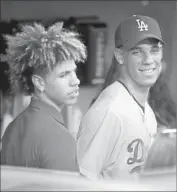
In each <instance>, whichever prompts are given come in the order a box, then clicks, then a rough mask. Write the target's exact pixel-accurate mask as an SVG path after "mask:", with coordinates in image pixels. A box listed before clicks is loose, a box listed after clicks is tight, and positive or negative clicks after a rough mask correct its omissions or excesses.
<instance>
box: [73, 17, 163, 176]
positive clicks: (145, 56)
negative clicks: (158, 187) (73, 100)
mask: <svg viewBox="0 0 177 192" xmlns="http://www.w3.org/2000/svg"><path fill="white" fill-rule="evenodd" d="M163 44H164V42H163V40H162V36H161V31H160V28H159V25H158V23H157V21H156V20H154V19H153V18H150V17H147V16H140V15H133V16H132V17H129V18H127V19H125V20H124V21H123V22H121V23H120V24H119V26H118V28H117V30H116V32H115V51H114V57H115V61H116V63H117V68H118V69H119V70H118V74H117V81H115V82H114V83H112V84H111V85H109V86H108V87H106V88H105V89H104V90H103V91H102V92H101V94H100V95H99V97H98V98H97V100H96V101H95V102H94V104H93V105H92V106H91V108H90V109H89V110H88V112H87V113H86V114H85V116H84V117H83V119H82V121H81V125H80V130H79V133H78V137H77V155H78V162H79V166H80V172H81V173H82V174H83V175H85V176H86V177H88V178H90V179H98V178H103V179H117V178H126V179H127V178H132V177H134V176H137V175H138V173H139V171H140V170H141V167H142V166H143V164H144V160H145V158H146V155H147V152H148V149H149V147H150V143H151V138H152V137H153V135H154V134H155V133H156V132H157V122H156V119H155V115H154V113H153V111H152V109H151V107H150V106H149V104H148V102H147V101H148V94H149V89H150V87H151V86H152V85H153V84H154V83H155V82H156V80H157V79H158V77H159V75H160V73H161V60H162V57H163Z"/></svg>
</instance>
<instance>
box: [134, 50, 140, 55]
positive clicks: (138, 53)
mask: <svg viewBox="0 0 177 192" xmlns="http://www.w3.org/2000/svg"><path fill="white" fill-rule="evenodd" d="M141 53H142V51H141V50H139V49H135V50H132V55H141Z"/></svg>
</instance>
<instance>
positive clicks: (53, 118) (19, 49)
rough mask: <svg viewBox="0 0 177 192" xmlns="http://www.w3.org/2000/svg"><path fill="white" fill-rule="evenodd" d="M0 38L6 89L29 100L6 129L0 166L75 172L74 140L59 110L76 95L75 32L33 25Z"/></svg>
mask: <svg viewBox="0 0 177 192" xmlns="http://www.w3.org/2000/svg"><path fill="white" fill-rule="evenodd" d="M5 38H6V40H7V45H8V48H7V51H6V52H7V54H6V57H5V58H6V61H7V62H8V63H9V67H10V80H11V84H12V89H13V90H14V89H16V90H20V91H21V92H23V93H26V94H28V95H31V96H32V99H31V103H30V105H29V107H28V108H27V109H26V110H25V111H23V112H22V113H21V114H20V115H19V116H17V117H16V118H15V120H14V121H13V122H12V123H11V124H10V125H9V126H8V127H7V129H6V132H5V134H4V136H3V139H2V151H1V164H5V165H13V166H25V167H36V168H46V169H58V170H67V171H78V164H77V158H76V144H75V140H74V138H73V137H72V135H71V134H70V133H69V132H68V130H67V129H66V127H65V125H64V124H63V119H62V115H61V110H62V108H63V106H64V105H72V104H74V103H76V100H77V97H78V95H79V84H80V81H79V79H78V78H77V76H76V68H77V67H76V62H83V61H84V60H85V59H86V48H85V45H84V44H83V42H82V41H81V39H80V38H79V34H77V33H76V32H72V31H67V30H66V29H64V28H63V23H62V22H58V23H55V24H53V25H52V26H50V27H49V28H48V29H45V28H44V26H42V25H41V24H38V23H34V24H33V25H24V26H22V32H19V33H16V34H15V35H14V36H10V35H6V36H5Z"/></svg>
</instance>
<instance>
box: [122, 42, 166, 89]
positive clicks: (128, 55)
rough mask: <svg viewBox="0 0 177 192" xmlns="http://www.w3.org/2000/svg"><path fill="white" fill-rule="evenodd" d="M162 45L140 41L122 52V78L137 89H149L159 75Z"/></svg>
mask: <svg viewBox="0 0 177 192" xmlns="http://www.w3.org/2000/svg"><path fill="white" fill-rule="evenodd" d="M162 49H163V48H162V45H161V43H160V42H158V41H157V40H155V39H146V40H143V41H141V42H140V43H139V44H137V45H136V47H134V48H132V49H131V50H128V51H125V50H124V51H123V55H122V57H123V58H122V59H123V61H124V62H123V65H122V68H123V70H122V71H123V77H124V78H125V79H126V80H127V81H129V82H130V83H133V84H136V85H138V86H139V87H151V86H152V85H153V84H154V83H155V82H156V80H157V79H158V77H159V75H160V73H161V68H162V66H161V65H162V64H161V60H162V56H163V51H162Z"/></svg>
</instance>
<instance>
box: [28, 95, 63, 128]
mask: <svg viewBox="0 0 177 192" xmlns="http://www.w3.org/2000/svg"><path fill="white" fill-rule="evenodd" d="M29 107H32V108H37V109H39V110H41V111H43V112H45V113H47V114H49V115H50V116H52V117H53V118H55V119H56V120H57V121H58V122H59V123H62V124H63V125H64V122H63V117H62V114H61V113H60V112H59V111H58V110H57V109H55V108H54V107H53V106H51V105H49V104H47V103H45V102H43V101H41V100H38V99H36V98H34V97H32V98H31V102H30V105H29Z"/></svg>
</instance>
